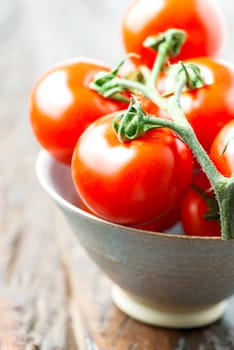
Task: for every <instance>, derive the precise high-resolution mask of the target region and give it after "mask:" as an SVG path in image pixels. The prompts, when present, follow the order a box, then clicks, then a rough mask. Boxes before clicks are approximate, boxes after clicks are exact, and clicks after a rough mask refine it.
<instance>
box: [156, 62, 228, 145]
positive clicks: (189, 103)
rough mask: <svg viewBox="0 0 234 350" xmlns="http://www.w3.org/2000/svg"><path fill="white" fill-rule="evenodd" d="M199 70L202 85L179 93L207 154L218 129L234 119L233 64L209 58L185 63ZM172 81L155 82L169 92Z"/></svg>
mask: <svg viewBox="0 0 234 350" xmlns="http://www.w3.org/2000/svg"><path fill="white" fill-rule="evenodd" d="M185 63H194V64H195V65H197V66H198V67H199V68H200V70H201V75H202V77H203V79H204V82H205V86H204V87H203V88H199V89H195V90H190V91H185V92H183V93H182V94H181V99H180V101H181V106H182V108H183V110H184V113H185V115H186V117H187V119H188V120H189V122H190V123H191V125H192V127H193V129H194V131H195V133H196V135H197V137H198V139H199V141H200V142H201V144H202V145H203V147H204V148H205V149H206V151H207V152H209V151H210V147H211V144H212V142H213V140H214V138H215V136H216V135H217V133H218V132H219V130H220V129H221V128H222V127H223V126H224V124H226V123H227V122H228V121H230V120H231V119H233V118H234V100H233V97H232V96H234V65H233V64H231V63H229V62H226V61H219V60H217V59H212V58H209V57H200V58H194V59H191V60H187V61H185ZM173 84H174V80H173V79H172V78H171V77H170V76H165V75H163V76H162V77H161V79H160V80H159V82H158V85H159V89H160V90H161V91H170V89H171V88H172V87H173ZM161 116H165V114H164V113H163V112H162V111H161Z"/></svg>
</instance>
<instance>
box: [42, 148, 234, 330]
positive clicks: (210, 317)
mask: <svg viewBox="0 0 234 350" xmlns="http://www.w3.org/2000/svg"><path fill="white" fill-rule="evenodd" d="M36 172H37V177H38V179H39V182H40V183H41V185H42V187H43V188H44V189H45V191H46V192H47V193H48V194H49V196H50V197H51V198H52V199H53V200H54V201H55V203H56V204H57V205H58V207H59V208H60V209H61V210H62V211H63V213H64V214H65V216H66V217H67V220H68V221H69V223H70V224H71V226H72V228H73V230H74V232H75V234H76V236H77V238H78V240H79V242H80V243H81V245H82V246H83V247H84V248H85V250H86V251H87V253H88V255H89V256H90V257H91V258H92V259H93V261H94V262H95V263H96V264H97V265H98V266H99V267H100V268H101V269H102V270H103V272H104V273H105V274H106V275H107V276H109V278H110V279H111V280H112V281H113V288H112V297H113V301H114V303H115V304H116V305H117V306H118V307H119V308H120V309H121V310H122V311H124V312H125V313H126V314H128V315H129V316H131V317H132V318H135V319H137V320H140V321H143V322H145V323H149V324H153V325H158V326H164V327H173V328H191V327H198V326H199V327H200V326H203V325H207V324H209V323H212V322H214V321H216V320H218V319H219V318H221V317H222V315H223V313H224V312H225V308H226V305H227V299H228V297H229V296H231V295H232V294H233V293H234V268H233V266H234V240H230V241H223V240H221V239H220V238H208V237H207V238H206V237H201V238H198V237H190V236H185V235H178V234H173V233H155V232H148V231H143V230H138V229H133V228H128V227H125V226H121V225H116V224H113V223H111V222H108V221H105V220H102V219H99V218H97V217H95V216H94V215H91V214H89V213H87V212H85V211H83V210H82V209H80V207H79V206H80V200H79V198H78V196H77V194H76V191H75V189H74V186H73V183H72V178H71V173H70V168H69V167H68V166H66V165H63V164H61V163H59V162H57V161H55V160H53V159H52V158H51V157H50V155H48V153H46V152H44V151H41V152H40V154H39V156H38V158H37V162H36Z"/></svg>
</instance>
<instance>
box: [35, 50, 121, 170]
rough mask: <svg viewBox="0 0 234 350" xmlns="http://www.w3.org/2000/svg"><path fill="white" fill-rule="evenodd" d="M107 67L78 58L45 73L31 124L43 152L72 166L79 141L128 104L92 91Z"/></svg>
mask: <svg viewBox="0 0 234 350" xmlns="http://www.w3.org/2000/svg"><path fill="white" fill-rule="evenodd" d="M100 71H110V69H109V68H108V67H107V66H106V65H105V64H103V63H100V62H98V61H96V60H93V59H89V58H82V57H78V58H75V59H72V60H68V61H65V62H63V63H61V64H59V65H57V66H55V67H53V68H52V69H50V70H49V71H48V72H47V73H45V74H44V75H43V76H42V77H41V78H40V79H39V80H38V82H37V83H36V84H35V86H34V88H33V90H32V94H31V99H30V120H31V125H32V129H33V131H34V134H35V136H36V138H37V140H38V141H39V143H40V144H41V146H42V147H43V148H45V149H46V150H47V151H49V152H50V153H51V154H52V156H53V157H54V158H56V159H57V160H59V161H61V162H64V163H67V164H70V162H71V157H72V153H73V149H74V146H75V144H76V142H77V139H78V138H79V136H80V135H81V134H82V132H83V131H84V130H85V129H86V128H87V126H88V125H89V124H90V123H92V122H93V121H94V120H96V119H97V118H99V117H101V116H103V115H105V114H107V113H111V112H114V111H117V110H119V109H122V108H123V106H126V104H123V103H120V102H118V101H114V100H111V99H106V98H104V97H101V96H100V95H99V94H98V93H96V92H95V91H92V90H91V89H90V88H89V84H90V82H91V81H92V80H93V78H94V76H95V75H96V74H97V73H98V72H100Z"/></svg>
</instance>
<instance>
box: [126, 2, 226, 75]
mask: <svg viewBox="0 0 234 350" xmlns="http://www.w3.org/2000/svg"><path fill="white" fill-rule="evenodd" d="M170 28H178V29H183V30H185V31H186V32H187V40H186V42H185V44H184V46H183V47H182V50H181V53H180V54H179V55H178V56H177V58H176V60H181V59H186V58H190V57H198V56H215V55H217V54H218V52H219V51H220V48H221V47H222V46H223V43H224V40H225V37H226V35H225V34H226V26H225V23H224V19H223V16H222V14H221V13H220V11H219V9H218V8H217V6H216V3H215V2H214V1H212V0H206V1H202V0H180V1H177V0H161V1H155V0H133V1H132V2H131V3H130V6H129V7H128V9H127V11H126V14H125V16H124V18H123V23H122V32H123V42H124V45H125V48H126V51H127V52H130V53H133V52H134V53H137V54H139V55H140V59H136V58H134V57H131V59H132V60H134V62H135V63H138V64H145V65H147V66H148V67H150V68H151V67H152V65H153V62H154V60H155V56H156V54H155V52H154V51H153V50H151V49H148V48H144V47H143V45H142V44H143V42H144V40H145V39H146V38H147V37H148V36H152V35H157V34H159V33H161V32H164V31H166V30H167V29H170Z"/></svg>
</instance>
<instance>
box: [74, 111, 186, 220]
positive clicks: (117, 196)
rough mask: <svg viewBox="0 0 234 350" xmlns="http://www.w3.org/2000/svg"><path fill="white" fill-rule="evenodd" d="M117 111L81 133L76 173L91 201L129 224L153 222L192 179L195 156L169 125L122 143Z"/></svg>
mask: <svg viewBox="0 0 234 350" xmlns="http://www.w3.org/2000/svg"><path fill="white" fill-rule="evenodd" d="M116 114H117V113H114V114H111V115H107V116H105V117H103V118H100V119H98V120H97V121H96V122H94V123H93V124H92V125H91V126H90V127H89V128H88V129H87V130H86V131H85V132H84V133H83V134H82V136H81V137H80V139H79V140H78V142H77V144H76V147H75V149H74V153H73V158H72V165H71V169H72V177H73V182H74V185H75V187H76V190H77V192H78V194H79V196H80V198H81V200H82V201H83V202H84V203H85V205H86V206H87V207H88V208H89V209H90V210H91V211H92V212H93V213H94V214H95V215H97V216H99V217H101V218H103V219H106V220H108V221H111V222H114V223H119V224H123V225H135V224H141V223H147V222H149V221H151V220H155V219H156V218H157V217H159V216H161V215H163V214H165V213H166V212H167V211H168V210H169V209H170V208H172V207H173V206H174V205H176V202H177V200H178V198H180V197H181V195H182V193H183V192H184V191H185V190H186V189H187V187H188V186H189V184H190V182H191V179H192V168H193V164H192V155H191V152H190V150H189V149H188V147H187V146H186V145H185V144H184V143H183V142H182V141H181V140H180V139H179V138H178V137H176V136H175V135H174V133H173V132H172V131H170V130H168V129H157V130H151V131H149V132H147V133H146V134H145V135H144V136H143V137H141V138H139V139H136V140H133V141H130V142H120V141H119V140H118V138H117V136H116V134H115V132H114V130H113V128H112V121H113V118H114V116H116Z"/></svg>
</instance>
